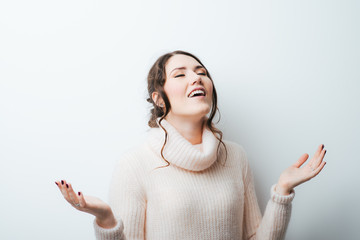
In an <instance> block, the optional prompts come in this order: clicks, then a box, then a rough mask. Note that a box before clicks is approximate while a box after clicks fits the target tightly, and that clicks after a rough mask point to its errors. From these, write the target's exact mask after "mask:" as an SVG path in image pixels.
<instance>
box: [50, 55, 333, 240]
mask: <svg viewBox="0 0 360 240" xmlns="http://www.w3.org/2000/svg"><path fill="white" fill-rule="evenodd" d="M148 92H149V98H148V101H149V102H150V103H152V104H153V109H152V110H151V117H150V120H149V126H150V127H151V129H150V130H149V133H148V137H147V139H146V141H145V142H144V143H142V144H141V145H139V146H137V147H135V148H134V149H133V150H131V151H129V152H128V153H126V154H125V155H124V156H123V157H122V159H121V160H120V161H119V163H118V165H117V166H116V168H115V170H114V173H113V178H112V183H111V186H110V194H109V201H110V206H111V207H110V206H109V205H108V204H106V203H105V202H103V201H101V200H100V199H98V198H95V197H91V196H84V195H83V194H82V193H81V192H78V194H76V193H75V192H74V190H73V188H72V186H71V184H70V183H67V182H66V181H64V180H62V181H57V182H56V184H57V185H58V187H59V189H60V191H61V193H62V194H63V196H64V197H65V199H66V200H67V201H68V202H69V203H70V204H71V205H72V206H73V207H75V208H76V209H78V210H80V211H84V212H87V213H90V214H92V215H94V216H95V217H96V218H95V221H94V228H95V234H96V237H97V239H157V240H158V239H197V240H199V239H284V236H285V231H286V228H287V225H288V222H289V219H290V214H291V201H292V199H293V198H294V195H295V193H294V190H293V189H294V187H296V186H297V185H299V184H301V183H303V182H305V181H308V180H310V179H311V178H313V177H315V176H316V175H317V174H318V173H319V172H320V171H321V170H322V169H323V167H324V165H325V162H324V161H323V158H324V155H325V153H326V150H325V149H324V145H320V146H319V147H318V149H317V151H316V153H315V155H314V157H313V158H312V159H311V160H310V161H309V162H308V163H307V164H306V165H305V166H304V167H302V168H300V166H301V165H303V163H304V162H305V161H306V160H307V159H308V157H309V156H308V155H307V154H304V155H302V156H301V157H300V158H299V160H298V161H297V162H296V163H295V164H293V165H292V166H290V167H289V168H287V169H286V170H285V171H284V172H283V173H282V174H281V175H280V177H279V180H278V182H277V183H276V184H274V185H273V186H272V187H271V198H270V200H269V202H268V204H267V207H266V210H265V213H264V216H263V217H262V216H261V213H260V210H259V206H258V203H257V199H256V195H255V190H254V182H253V176H252V172H251V169H250V168H249V164H248V161H247V159H246V155H245V152H244V150H243V148H242V147H241V146H240V145H238V144H236V143H234V142H230V141H226V140H222V132H221V131H220V130H218V129H216V128H215V127H214V125H213V123H212V120H213V117H214V115H215V113H216V111H217V96H216V91H215V87H214V84H213V81H212V79H211V77H210V74H209V72H208V71H207V69H206V68H205V66H204V65H203V64H202V63H201V61H200V60H199V59H198V58H196V57H195V56H194V55H192V54H190V53H187V52H183V51H175V52H171V53H167V54H164V55H163V56H161V57H160V58H159V59H158V60H157V61H156V62H155V63H154V65H153V66H152V68H151V69H150V72H149V75H148ZM209 113H210V114H209ZM208 114H209V115H208Z"/></svg>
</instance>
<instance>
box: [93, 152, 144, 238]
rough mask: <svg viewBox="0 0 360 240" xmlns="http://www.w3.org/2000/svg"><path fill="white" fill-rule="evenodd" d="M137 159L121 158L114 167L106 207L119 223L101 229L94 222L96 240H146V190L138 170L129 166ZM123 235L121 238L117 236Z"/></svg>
mask: <svg viewBox="0 0 360 240" xmlns="http://www.w3.org/2000/svg"><path fill="white" fill-rule="evenodd" d="M135 161H136V159H132V158H130V157H129V156H128V157H124V158H122V159H121V160H120V161H119V163H118V164H117V165H116V167H115V169H114V172H113V176H112V180H111V184H110V189H109V204H110V206H111V209H112V210H113V212H114V215H115V218H116V219H117V222H118V224H117V225H116V226H115V227H114V228H112V229H104V228H102V227H100V226H99V225H98V224H97V222H96V221H94V228H95V234H96V237H97V239H101V240H118V239H125V237H126V239H131V240H133V239H138V240H143V239H145V212H146V200H145V191H144V189H143V188H142V184H141V181H140V177H139V176H141V175H142V174H141V173H139V172H137V171H139V168H136V167H134V166H132V165H131V163H134V162H135ZM122 234H123V235H124V236H123V238H119V237H117V236H121V235H122Z"/></svg>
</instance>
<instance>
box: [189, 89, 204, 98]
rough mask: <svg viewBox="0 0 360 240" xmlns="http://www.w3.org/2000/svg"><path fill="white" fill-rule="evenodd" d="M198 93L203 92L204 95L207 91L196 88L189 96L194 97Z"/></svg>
mask: <svg viewBox="0 0 360 240" xmlns="http://www.w3.org/2000/svg"><path fill="white" fill-rule="evenodd" d="M197 93H201V94H202V95H204V96H205V92H204V91H203V90H195V91H192V92H191V93H190V95H189V97H193V96H194V95H195V94H197Z"/></svg>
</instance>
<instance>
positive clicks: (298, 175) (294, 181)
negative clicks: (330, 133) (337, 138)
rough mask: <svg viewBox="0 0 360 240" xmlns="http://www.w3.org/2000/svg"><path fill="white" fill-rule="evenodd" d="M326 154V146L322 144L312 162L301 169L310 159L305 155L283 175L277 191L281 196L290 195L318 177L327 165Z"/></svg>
mask: <svg viewBox="0 0 360 240" xmlns="http://www.w3.org/2000/svg"><path fill="white" fill-rule="evenodd" d="M325 153H326V150H325V149H324V145H323V144H321V145H320V146H319V147H318V149H317V151H316V152H315V155H314V156H313V157H312V158H311V160H310V161H309V162H308V163H307V164H306V165H305V166H304V167H302V168H300V166H301V165H303V164H304V162H305V161H306V160H307V159H308V158H309V155H308V154H307V153H305V154H303V155H302V156H301V157H300V158H299V160H297V162H296V163H295V164H293V165H292V166H290V167H289V168H287V169H285V171H283V172H282V173H281V175H280V177H279V181H278V183H277V185H276V189H275V191H276V192H277V193H279V194H281V195H289V194H290V192H291V190H292V189H293V188H295V187H296V186H298V185H300V184H302V183H304V182H306V181H309V180H310V179H312V178H313V177H315V176H316V175H318V174H319V172H320V171H321V170H322V169H323V167H324V166H325V164H326V162H325V161H323V158H324V156H325Z"/></svg>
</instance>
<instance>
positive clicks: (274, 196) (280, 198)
mask: <svg viewBox="0 0 360 240" xmlns="http://www.w3.org/2000/svg"><path fill="white" fill-rule="evenodd" d="M275 187H276V184H274V185H272V186H271V190H270V196H271V200H273V201H274V202H276V203H279V204H289V203H291V202H292V200H293V199H294V197H295V191H294V189H292V190H291V192H290V194H289V195H280V194H278V193H277V192H275Z"/></svg>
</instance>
